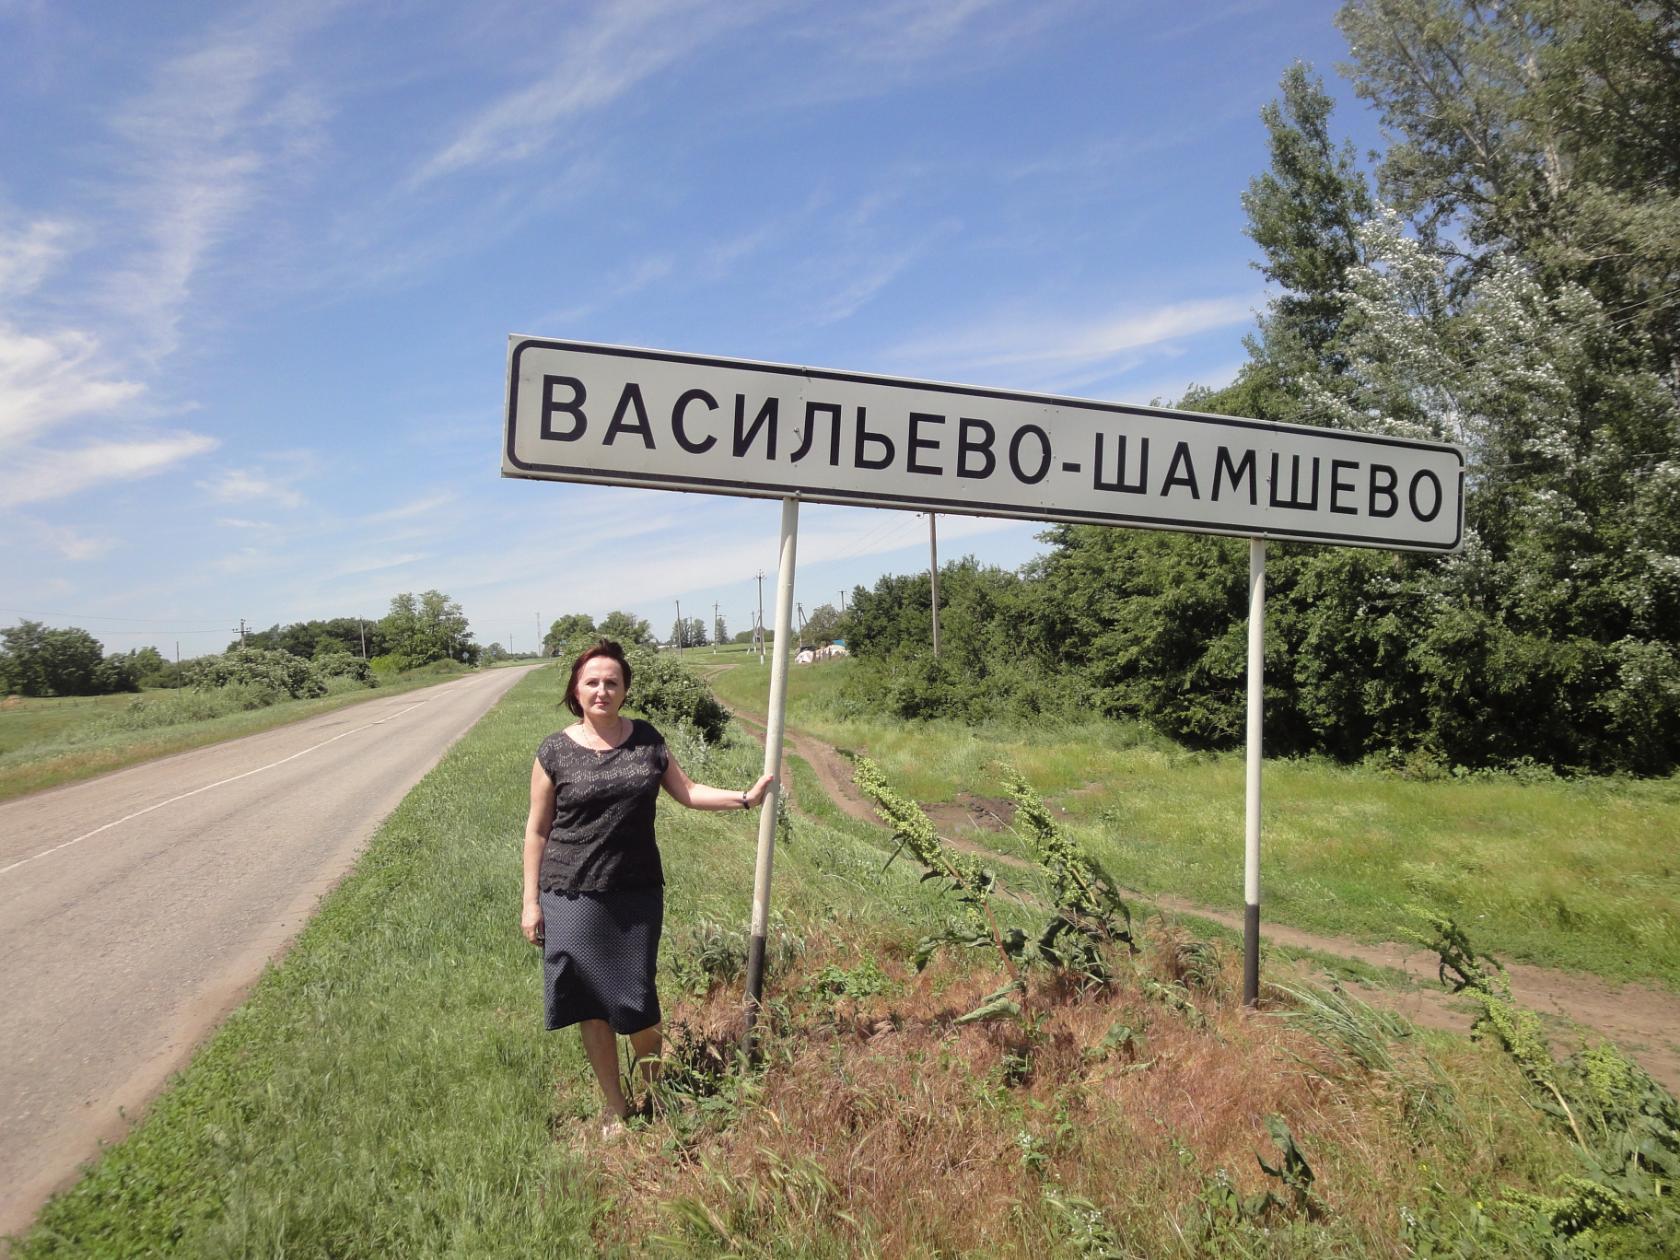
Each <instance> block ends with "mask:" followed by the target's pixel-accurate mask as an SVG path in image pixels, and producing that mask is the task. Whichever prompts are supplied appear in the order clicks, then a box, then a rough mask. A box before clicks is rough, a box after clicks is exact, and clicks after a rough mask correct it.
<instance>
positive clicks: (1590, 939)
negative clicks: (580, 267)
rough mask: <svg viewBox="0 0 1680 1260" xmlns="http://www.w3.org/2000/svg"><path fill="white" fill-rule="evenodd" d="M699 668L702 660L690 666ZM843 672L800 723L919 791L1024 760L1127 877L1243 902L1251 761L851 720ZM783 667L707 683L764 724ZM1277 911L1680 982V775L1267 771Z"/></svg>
mask: <svg viewBox="0 0 1680 1260" xmlns="http://www.w3.org/2000/svg"><path fill="white" fill-rule="evenodd" d="M696 663H697V664H703V662H699V661H697V662H696ZM847 668H848V664H847V663H846V662H843V661H842V662H830V663H825V664H822V665H819V666H815V667H809V666H807V667H796V668H794V669H793V670H792V671H791V675H790V681H789V688H788V697H789V698H788V710H789V720H790V721H792V722H794V723H795V724H796V725H797V726H799V727H800V728H801V729H804V730H808V731H811V732H812V733H813V734H816V735H818V736H819V737H821V738H823V739H825V740H827V741H828V742H830V743H832V744H835V745H837V746H839V747H842V748H848V749H853V750H857V751H864V752H867V753H868V755H869V756H871V757H872V758H874V759H875V760H876V761H877V762H879V763H880V764H881V765H882V767H883V768H884V769H886V770H887V772H888V773H889V774H890V775H892V776H893V777H894V778H895V779H897V780H898V781H900V782H901V784H902V785H903V790H904V791H905V792H906V793H907V794H908V795H910V796H912V797H914V798H915V799H917V800H919V801H922V802H926V803H931V802H940V801H949V800H951V799H953V797H954V796H955V795H956V794H957V793H958V792H962V791H967V792H973V793H976V794H978V795H981V796H984V797H988V798H990V797H996V796H999V795H1001V790H1000V789H999V788H998V786H997V784H998V775H997V773H996V767H997V765H998V764H999V763H1011V764H1013V765H1015V766H1018V767H1019V768H1020V769H1021V771H1022V772H1023V773H1024V774H1026V776H1027V777H1028V779H1029V780H1031V782H1032V783H1033V785H1034V786H1035V787H1036V788H1037V789H1038V790H1039V791H1040V792H1042V793H1044V794H1045V795H1046V796H1047V797H1049V798H1050V799H1051V801H1052V802H1053V803H1054V804H1055V806H1056V807H1057V808H1058V809H1060V810H1062V811H1065V813H1063V814H1062V815H1061V816H1062V817H1063V818H1064V819H1065V821H1066V823H1067V825H1068V826H1069V828H1070V829H1071V830H1072V831H1073V832H1074V833H1075V834H1076V835H1077V836H1078V837H1079V838H1080V839H1081V841H1082V842H1084V843H1085V844H1087V845H1089V846H1090V848H1091V850H1092V851H1093V852H1094V853H1096V854H1097V855H1098V856H1099V857H1100V858H1101V860H1102V861H1103V862H1104V863H1105V865H1107V867H1108V868H1109V870H1110V871H1112V872H1113V874H1114V876H1115V877H1116V878H1117V879H1120V880H1122V881H1123V882H1125V883H1126V884H1127V885H1128V886H1130V887H1133V888H1136V889H1138V890H1140V891H1144V892H1150V893H1163V894H1175V895H1177V896H1180V897H1185V898H1188V899H1190V900H1193V901H1196V902H1198V903H1201V904H1204V905H1209V906H1216V907H1221V908H1224V909H1228V910H1233V911H1234V910H1237V909H1238V908H1240V906H1241V904H1242V865H1243V857H1242V847H1243V782H1244V763H1243V758H1242V756H1241V754H1240V753H1238V754H1211V753H1192V752H1187V751H1185V750H1184V749H1182V748H1179V747H1177V746H1175V745H1173V744H1171V743H1170V742H1168V741H1166V740H1163V739H1160V738H1158V737H1155V736H1153V735H1151V734H1150V733H1148V732H1147V731H1144V730H1141V729H1139V728H1137V727H1132V726H1128V725H1126V724H1123V723H1115V722H1098V721H1093V722H1089V723H1084V724H1070V725H1060V726H1058V725H1051V724H1045V725H1040V726H1036V727H1032V728H1030V729H1029V728H1025V727H1011V726H988V727H983V728H975V727H973V726H968V725H962V724H957V723H947V722H934V723H927V724H912V723H903V722H896V721H892V722H886V721H879V720H867V719H860V718H857V717H854V716H843V715H842V712H841V711H840V710H839V708H838V706H836V704H835V703H834V701H835V697H836V695H837V693H838V691H839V689H840V686H841V683H842V681H843V679H844V676H845V671H846V669H847ZM768 675H769V671H768V670H767V669H758V668H754V667H749V666H747V665H742V666H741V667H739V668H736V669H732V670H728V671H726V672H723V673H719V674H717V675H716V677H715V678H714V680H713V686H714V687H715V689H716V690H717V692H718V694H719V695H720V696H722V697H723V698H724V699H725V700H726V701H728V702H732V703H738V704H741V705H743V706H745V707H747V708H749V709H753V710H756V711H758V712H760V713H762V712H763V711H764V710H765V708H766V705H767V696H768V691H769V678H768ZM1262 802H1263V813H1262V817H1263V858H1262V872H1263V875H1262V898H1263V906H1264V913H1265V916H1266V917H1267V918H1268V919H1272V920H1276V921H1278V922H1283V923H1289V924H1292V925H1295V926H1298V927H1301V928H1306V929H1310V930H1314V931H1320V932H1331V933H1337V934H1343V935H1351V936H1356V937H1361V938H1364V939H1367V940H1373V941H1375V940H1396V939H1399V937H1398V936H1397V935H1396V933H1397V930H1398V929H1399V927H1400V926H1401V925H1402V923H1403V922H1404V921H1405V918H1406V915H1405V909H1404V907H1405V906H1406V905H1407V904H1408V903H1412V904H1419V905H1423V906H1427V907H1430V908H1432V909H1434V910H1437V911H1439V912H1441V913H1444V914H1449V915H1451V916H1453V917H1455V918H1457V919H1458V920H1459V921H1460V922H1462V923H1464V924H1465V925H1466V926H1467V927H1469V928H1470V929H1471V930H1472V931H1473V932H1474V934H1475V936H1476V938H1477V939H1478V940H1479V941H1480V942H1481V943H1482V945H1483V946H1484V947H1485V948H1488V949H1490V950H1492V951H1493V952H1494V953H1495V954H1497V955H1499V956H1500V957H1502V958H1507V959H1508V960H1520V961H1525V962H1533V963H1538V964H1543V965H1548V966H1555V967H1566V968H1572V969H1578V970H1582V971H1589V972H1593V973H1595V974H1598V975H1601V976H1605V977H1607V978H1610V979H1615V980H1632V979H1649V980H1653V981H1656V982H1658V983H1660V984H1662V985H1665V986H1667V987H1669V988H1680V860H1677V858H1676V856H1675V854H1676V849H1675V841H1676V838H1677V837H1680V778H1669V779H1662V780H1643V781H1638V780H1626V779H1599V780H1580V781H1561V780H1552V781H1541V782H1521V781H1518V780H1516V779H1512V778H1507V777H1480V778H1468V779H1462V780H1449V781H1445V782H1415V781H1409V780H1406V779H1403V778H1400V777H1398V776H1396V775H1392V774H1388V773H1383V772H1378V771H1369V770H1361V769H1356V768H1347V767H1341V766H1336V765H1332V764H1329V763H1326V762H1319V761H1269V762H1268V763H1267V764H1266V769H1265V778H1264V785H1263V789H1262Z"/></svg>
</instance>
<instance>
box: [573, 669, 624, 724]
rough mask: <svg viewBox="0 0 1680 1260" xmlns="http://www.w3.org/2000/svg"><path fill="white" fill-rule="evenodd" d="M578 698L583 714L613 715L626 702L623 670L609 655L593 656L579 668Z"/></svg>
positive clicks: (594, 715)
mask: <svg viewBox="0 0 1680 1260" xmlns="http://www.w3.org/2000/svg"><path fill="white" fill-rule="evenodd" d="M577 702H578V704H579V705H581V706H582V707H583V715H584V716H585V717H592V718H614V717H617V716H618V708H619V706H620V705H621V704H623V703H624V671H623V670H622V669H620V668H619V664H618V662H617V661H615V660H613V658H612V657H610V656H592V657H590V658H589V659H588V660H587V661H585V662H584V663H583V668H582V669H581V670H579V671H578V680H577Z"/></svg>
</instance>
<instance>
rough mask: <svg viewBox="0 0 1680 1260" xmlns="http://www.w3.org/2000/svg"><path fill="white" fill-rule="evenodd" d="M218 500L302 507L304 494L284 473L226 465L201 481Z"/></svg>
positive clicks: (205, 489)
mask: <svg viewBox="0 0 1680 1260" xmlns="http://www.w3.org/2000/svg"><path fill="white" fill-rule="evenodd" d="M198 488H199V489H200V490H202V491H204V492H205V493H206V494H207V495H209V496H210V497H211V498H212V499H214V500H215V501H216V502H217V503H251V502H268V503H274V504H277V505H278V506H280V507H283V508H298V507H302V506H303V504H304V497H303V495H302V494H300V493H299V492H298V491H297V490H296V489H294V488H293V486H292V485H291V479H290V478H287V477H284V476H275V475H273V474H268V473H262V472H255V471H252V470H251V469H249V468H224V469H222V470H221V471H220V472H218V473H216V474H215V475H214V476H213V477H209V478H206V479H205V480H203V481H200V482H199V483H198Z"/></svg>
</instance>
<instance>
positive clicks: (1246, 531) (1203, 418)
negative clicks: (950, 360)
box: [502, 334, 1464, 553]
mask: <svg viewBox="0 0 1680 1260" xmlns="http://www.w3.org/2000/svg"><path fill="white" fill-rule="evenodd" d="M510 341H513V342H514V344H513V346H512V349H511V351H510V353H509V355H508V384H507V431H506V439H505V444H504V446H503V451H502V454H503V459H504V461H505V462H504V466H503V469H502V475H503V476H504V477H518V476H520V474H524V475H525V477H527V478H528V479H530V480H533V481H574V482H584V483H587V484H593V485H611V486H634V487H638V488H642V489H648V490H687V491H691V492H693V493H695V494H721V495H730V496H733V497H736V498H752V499H783V498H789V497H793V498H798V499H800V500H801V501H802V502H809V503H833V504H839V505H841V506H846V507H881V508H887V509H889V510H898V511H921V512H927V511H942V512H945V513H946V514H948V515H952V516H992V517H1000V518H1005V519H1010V520H1020V521H1046V522H1050V521H1055V522H1061V523H1065V524H1070V525H1112V526H1115V527H1116V528H1122V529H1123V528H1128V527H1130V528H1137V529H1155V530H1166V531H1172V532H1175V533H1183V534H1217V535H1221V536H1225V537H1232V538H1267V539H1278V540H1280V541H1297V542H1315V543H1328V544H1339V545H1342V546H1349V547H1368V548H1372V549H1376V550H1384V551H1424V552H1432V553H1447V552H1452V551H1456V550H1458V548H1459V546H1460V545H1461V544H1462V543H1463V540H1464V452H1463V451H1462V450H1460V449H1459V448H1458V447H1457V446H1454V445H1452V444H1450V443H1446V442H1422V441H1418V440H1415V439H1412V438H1398V437H1387V436H1378V435H1376V434H1369V433H1350V432H1348V431H1347V430H1345V429H1321V428H1315V427H1314V426H1312V425H1306V424H1284V423H1281V422H1277V421H1267V420H1252V419H1247V418H1244V417H1240V416H1215V415H1208V414H1206V413H1203V412H1196V411H1175V410H1173V409H1171V408H1168V407H1140V406H1133V405H1130V404H1127V403H1105V402H1098V401H1096V400H1094V399H1090V398H1068V397H1065V396H1063V395H1060V394H1035V393H1029V392H1024V391H1012V390H1001V389H983V388H981V387H979V386H975V385H956V384H949V383H946V382H942V381H925V380H917V379H914V378H909V377H897V376H877V375H874V374H871V373H867V372H841V371H835V370H831V369H827V368H811V367H798V366H795V365H793V364H789V363H763V362H759V361H757V360H752V359H725V358H717V357H713V356H708V355H698V354H679V353H676V352H674V351H668V350H644V349H640V348H637V347H633V346H613V345H603V344H600V343H598V342H590V341H555V340H551V339H548V338H543V337H519V336H517V334H516V335H515V337H514V338H510ZM531 348H540V349H545V350H563V351H568V352H576V353H583V354H599V355H606V356H610V357H614V358H625V359H651V360H655V361H658V362H662V363H680V364H687V365H691V366H694V367H712V368H736V369H739V368H745V369H747V370H748V371H753V372H766V373H769V374H772V375H776V376H798V377H805V378H809V379H812V380H825V381H843V382H846V383H849V384H858V385H890V386H893V387H895V388H899V389H912V390H927V391H930V392H936V393H940V394H960V395H965V396H968V397H972V398H995V399H999V400H1001V401H1004V402H1024V403H1054V404H1055V405H1057V406H1062V407H1071V408H1075V409H1077V410H1082V411H1096V412H1105V413H1111V414H1117V415H1134V416H1153V417H1156V418H1159V419H1165V420H1185V421H1189V422H1191V423H1195V424H1213V425H1218V426H1220V427H1223V428H1231V429H1260V430H1263V431H1266V432H1273V433H1276V432H1286V433H1301V434H1304V435H1307V436H1313V437H1324V436H1326V435H1332V436H1334V437H1336V438H1338V439H1340V440H1343V441H1351V442H1367V443H1370V444H1371V445H1374V446H1389V447H1393V446H1400V447H1409V448H1412V449H1414V450H1426V451H1437V452H1446V453H1450V454H1452V455H1453V456H1454V457H1455V458H1456V459H1457V460H1458V480H1459V486H1458V520H1457V522H1456V523H1457V527H1458V528H1457V532H1456V533H1455V535H1454V536H1453V540H1452V542H1450V543H1446V544H1437V543H1425V542H1391V541H1387V540H1381V539H1372V538H1367V537H1360V536H1349V535H1346V534H1336V533H1331V532H1328V531H1324V530H1309V529H1295V530H1289V529H1266V530H1258V531H1257V530H1255V529H1253V528H1252V527H1249V526H1241V525H1220V524H1209V523H1205V522H1198V523H1196V524H1186V523H1185V522H1183V521H1179V520H1172V519H1168V518H1163V517H1156V516H1142V515H1132V514H1127V513H1123V512H1082V511H1079V510H1077V509H1071V508H1070V509H1064V510H1062V511H1059V512H1050V513H1043V512H1035V511H1026V510H1023V509H1022V508H1019V507H1016V506H1014V505H1012V504H977V503H975V502H973V501H972V500H968V499H961V500H955V499H940V498H936V497H933V496H929V495H916V496H910V495H898V494H880V493H874V494H868V493H863V492H858V493H856V494H852V493H849V492H847V491H844V490H812V489H810V488H809V487H805V486H778V485H774V484H770V483H766V482H762V481H751V482H743V481H732V480H729V479H727V478H722V477H692V476H678V475H676V474H673V473H643V474H640V475H637V476H627V475H626V476H620V475H612V474H606V473H601V472H599V471H597V470H594V469H587V468H574V467H572V466H570V465H566V464H532V463H527V462H525V461H523V460H521V459H520V458H519V457H518V456H517V455H515V454H514V449H513V442H514V424H515V420H514V417H515V414H516V411H517V406H518V393H519V358H520V355H522V354H523V353H524V352H525V351H526V350H527V349H531ZM507 465H512V466H513V467H514V468H517V469H519V470H520V472H519V473H510V472H508V471H507Z"/></svg>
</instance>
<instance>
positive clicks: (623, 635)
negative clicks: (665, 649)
mask: <svg viewBox="0 0 1680 1260" xmlns="http://www.w3.org/2000/svg"><path fill="white" fill-rule="evenodd" d="M600 632H601V637H602V638H603V639H612V640H613V641H614V642H616V643H619V644H622V645H623V646H624V647H651V646H652V645H653V641H654V640H653V628H652V627H651V626H649V625H648V623H647V622H646V621H644V620H642V618H640V617H638V616H636V614H635V613H627V612H620V611H614V612H610V613H608V614H607V615H606V616H605V617H603V618H601V626H600Z"/></svg>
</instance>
